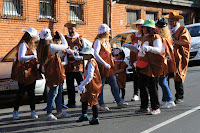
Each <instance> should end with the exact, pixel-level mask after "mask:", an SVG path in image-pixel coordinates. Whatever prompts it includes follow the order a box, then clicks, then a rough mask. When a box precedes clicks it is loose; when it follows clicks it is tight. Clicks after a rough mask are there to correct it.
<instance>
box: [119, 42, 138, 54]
mask: <svg viewBox="0 0 200 133" xmlns="http://www.w3.org/2000/svg"><path fill="white" fill-rule="evenodd" d="M123 47H126V48H128V49H130V50H131V51H133V52H137V51H138V48H137V47H138V46H137V44H136V43H135V44H134V45H132V44H128V43H124V44H123Z"/></svg>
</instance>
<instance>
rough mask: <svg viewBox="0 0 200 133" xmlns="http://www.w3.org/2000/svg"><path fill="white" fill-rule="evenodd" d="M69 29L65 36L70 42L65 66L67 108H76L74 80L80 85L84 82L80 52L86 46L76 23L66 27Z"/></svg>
mask: <svg viewBox="0 0 200 133" xmlns="http://www.w3.org/2000/svg"><path fill="white" fill-rule="evenodd" d="M64 26H65V27H67V28H68V33H67V35H65V39H66V40H67V42H68V45H69V47H68V49H66V57H67V60H65V61H67V63H66V66H65V74H66V84H67V94H68V99H69V100H68V104H67V107H69V108H75V107H76V100H75V99H76V98H75V86H74V79H76V82H77V83H78V85H80V83H81V81H83V77H82V72H83V57H82V56H80V55H79V51H81V50H82V48H83V47H84V46H85V45H84V41H83V39H82V37H81V36H80V35H79V34H78V33H77V32H76V27H77V25H76V23H74V22H69V23H66V24H65V25H64Z"/></svg>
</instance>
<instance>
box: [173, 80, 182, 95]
mask: <svg viewBox="0 0 200 133" xmlns="http://www.w3.org/2000/svg"><path fill="white" fill-rule="evenodd" d="M174 82H175V90H176V94H175V97H176V99H183V95H184V88H183V83H182V82H179V81H174Z"/></svg>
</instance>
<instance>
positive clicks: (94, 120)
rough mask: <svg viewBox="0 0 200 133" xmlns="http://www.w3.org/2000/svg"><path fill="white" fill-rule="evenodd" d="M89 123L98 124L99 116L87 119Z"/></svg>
mask: <svg viewBox="0 0 200 133" xmlns="http://www.w3.org/2000/svg"><path fill="white" fill-rule="evenodd" d="M89 123H90V125H97V124H99V118H94V117H92V120H90V121H89Z"/></svg>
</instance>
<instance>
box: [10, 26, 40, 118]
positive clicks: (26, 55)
mask: <svg viewBox="0 0 200 133" xmlns="http://www.w3.org/2000/svg"><path fill="white" fill-rule="evenodd" d="M22 32H24V35H23V36H22V38H21V40H20V41H19V43H18V45H17V53H16V61H19V62H20V66H24V67H26V69H27V70H28V69H32V70H31V71H26V70H24V72H22V73H25V75H23V77H17V76H18V75H14V73H13V72H12V74H11V78H12V79H13V78H14V77H16V79H15V78H14V80H17V81H18V87H19V89H18V92H17V97H16V100H15V104H14V111H13V119H14V120H18V119H19V113H18V110H19V106H20V103H21V102H22V99H23V96H24V94H25V92H28V96H29V103H30V108H31V117H32V118H38V115H37V113H36V112H35V92H34V91H35V83H36V80H37V77H36V75H35V74H34V73H37V72H36V71H37V60H36V59H37V52H36V46H35V41H37V40H38V34H37V30H36V29H34V28H32V27H30V28H28V30H23V31H22ZM26 63H29V65H28V67H27V65H26ZM30 64H31V65H30ZM13 65H14V63H13ZM20 66H19V67H20ZM16 67H18V66H16ZM26 75H30V76H29V77H26ZM24 78H25V80H24V81H22V80H21V79H24ZM30 78H31V81H30V82H29V79H30Z"/></svg>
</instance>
